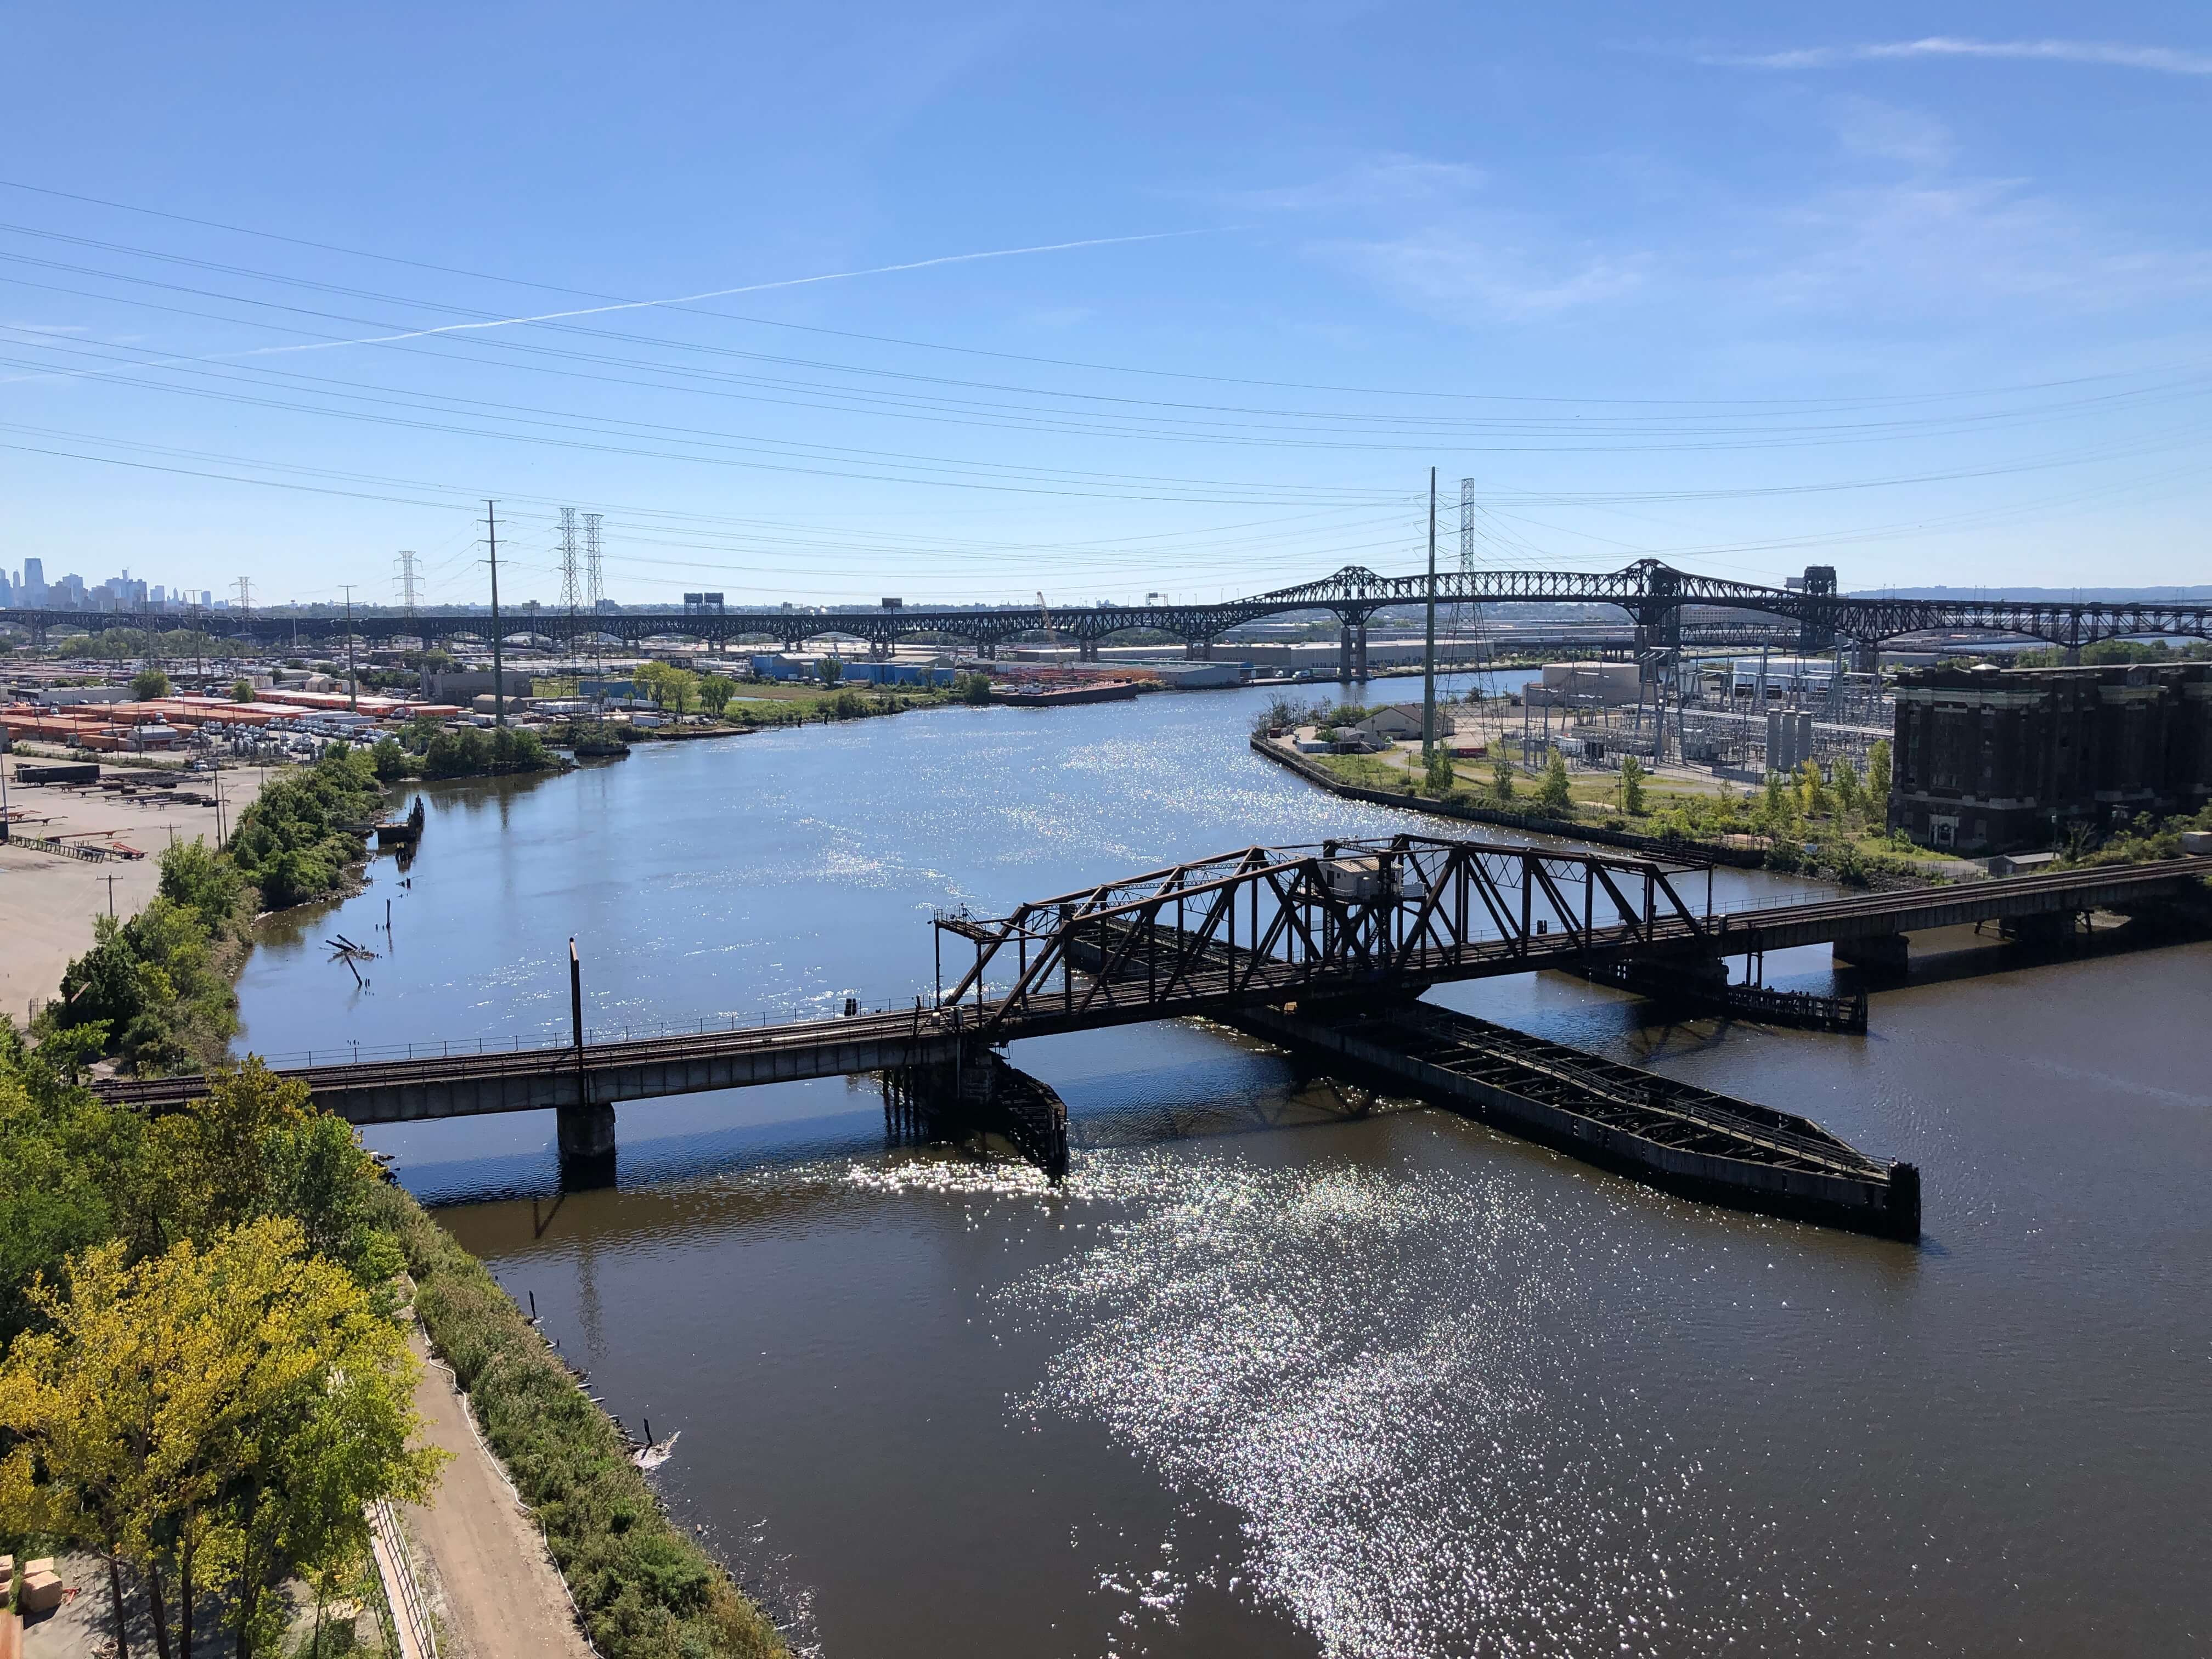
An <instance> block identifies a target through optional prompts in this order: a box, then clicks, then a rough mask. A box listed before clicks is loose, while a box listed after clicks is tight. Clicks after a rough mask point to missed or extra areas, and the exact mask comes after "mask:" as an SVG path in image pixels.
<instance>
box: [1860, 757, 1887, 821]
mask: <svg viewBox="0 0 2212 1659" xmlns="http://www.w3.org/2000/svg"><path fill="white" fill-rule="evenodd" d="M1889 757H1890V748H1889V739H1888V738H1875V740H1874V746H1873V747H1872V748H1870V749H1869V750H1867V771H1866V805H1867V816H1868V817H1880V818H1881V820H1882V821H1883V822H1885V823H1887V821H1888V818H1889V788H1890V779H1889V769H1890V762H1889Z"/></svg>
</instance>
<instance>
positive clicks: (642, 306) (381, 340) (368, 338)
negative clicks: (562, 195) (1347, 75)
mask: <svg viewBox="0 0 2212 1659" xmlns="http://www.w3.org/2000/svg"><path fill="white" fill-rule="evenodd" d="M1218 234H1220V231H1219V229H1212V230H1158V231H1152V232H1150V233H1148V234H1145V235H1141V236H1092V237H1087V238H1085V239H1084V240H1081V241H1075V242H1045V243H1041V244H1039V245H1038V246H1035V247H1001V248H992V249H990V250H988V251H987V252H982V253H945V254H939V256H938V257H937V258H933V259H909V260H908V261H906V262H905V263H903V264H895V265H871V266H869V267H868V268H867V269H866V270H830V271H824V272H823V273H822V274H821V275H819V276H786V277H782V278H781V279H779V280H778V281H775V282H773V283H744V284H743V285H742V286H740V287H737V288H715V289H708V290H707V291H706V292H704V293H702V294H679V295H676V296H675V297H673V298H672V299H663V300H620V301H615V302H613V303H611V304H609V305H603V306H579V307H574V308H572V309H569V310H567V311H541V312H538V313H535V314H534V315H532V316H528V317H492V318H487V319H483V320H482V321H479V322H471V323H441V324H439V325H437V326H436V327H435V328H411V329H408V330H406V331H404V332H401V333H398V334H366V335H363V336H362V337H360V338H358V339H352V340H313V341H309V342H307V343H304V344H301V345H276V346H257V347H255V348H254V349H252V351H247V352H240V353H234V354H226V355H234V356H247V357H270V356H285V355H289V354H290V353H293V352H299V351H332V350H336V349H337V348H339V347H341V346H362V345H390V344H392V343H396V342H398V341H401V340H423V339H428V338H430V337H433V336H435V335H440V334H474V333H479V332H481V331H483V330H485V329H491V328H520V327H525V326H527V325H530V324H532V323H558V322H566V321H568V319H571V318H574V317H604V316H605V315H606V314H607V313H610V312H616V311H650V310H653V309H654V308H656V307H667V306H689V305H696V304H698V303H699V301H702V300H726V299H729V298H731V297H732V295H739V294H765V293H767V292H769V290H770V289H780V288H805V287H808V286H810V285H811V284H812V283H842V282H848V281H850V280H852V279H853V278H854V277H856V276H889V275H890V274H891V273H893V272H896V271H902V270H930V269H932V268H933V267H935V266H938V265H964V264H973V263H974V262H975V261H976V260H979V259H1012V258H1019V257H1021V256H1022V255H1024V254H1030V253H1065V252H1069V251H1071V250H1072V249H1075V248H1081V247H1117V246H1122V245H1124V244H1127V243H1130V242H1164V241H1167V240H1170V239H1171V238H1173V237H1177V236H1211V235H1218Z"/></svg>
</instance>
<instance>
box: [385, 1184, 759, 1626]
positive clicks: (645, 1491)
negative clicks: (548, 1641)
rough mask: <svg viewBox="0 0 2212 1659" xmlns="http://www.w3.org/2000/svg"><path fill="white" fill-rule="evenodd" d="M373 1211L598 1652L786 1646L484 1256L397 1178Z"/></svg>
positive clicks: (425, 1324) (430, 1330)
mask: <svg viewBox="0 0 2212 1659" xmlns="http://www.w3.org/2000/svg"><path fill="white" fill-rule="evenodd" d="M381 1203H382V1206H383V1213H381V1214H380V1216H379V1218H378V1219H379V1221H380V1224H381V1225H384V1226H386V1227H387V1228H389V1229H390V1230H391V1231H392V1234H393V1236H394V1237H397V1238H398V1241H399V1244H400V1248H401V1249H402V1250H403V1251H404V1253H405V1255H406V1257H407V1261H408V1266H409V1268H410V1271H411V1272H412V1273H413V1274H414V1276H415V1283H416V1291H415V1310H416V1314H417V1315H418V1316H420V1317H421V1319H422V1325H423V1328H424V1329H426V1330H427V1331H428V1333H429V1334H430V1340H432V1341H433V1342H435V1344H436V1345H437V1347H438V1352H440V1353H441V1354H442V1355H443V1356H444V1357H445V1359H446V1361H447V1364H450V1365H452V1366H453V1372H454V1375H455V1376H457V1377H459V1380H460V1383H461V1386H462V1388H463V1389H465V1390H466V1391H467V1393H468V1396H469V1403H470V1405H471V1407H472V1408H473V1409H474V1410H475V1412H476V1416H477V1422H478V1423H479V1424H480V1425H482V1426H483V1433H484V1438H485V1439H486V1441H488V1442H489V1443H490V1446H491V1448H492V1449H493V1450H494V1451H495V1452H497V1453H498V1454H499V1457H500V1461H501V1462H502V1463H504V1464H505V1465H506V1466H507V1474H509V1475H510V1476H511V1477H512V1478H513V1481H514V1484H515V1486H516V1488H517V1489H518V1490H519V1491H520V1492H521V1493H522V1497H523V1500H524V1501H525V1502H526V1503H527V1504H529V1505H530V1509H531V1512H532V1514H533V1515H535V1516H537V1517H538V1521H539V1522H540V1523H541V1524H542V1525H543V1526H544V1528H545V1536H546V1541H547V1542H548V1543H549V1544H550V1546H551V1548H552V1552H553V1559H554V1562H555V1564H556V1565H558V1566H559V1568H560V1569H561V1573H562V1577H564V1578H566V1579H567V1580H568V1589H569V1592H570V1594H571V1595H574V1597H575V1598H576V1605H577V1606H578V1607H580V1609H582V1611H583V1614H584V1623H585V1626H586V1629H587V1630H588V1631H589V1632H590V1634H591V1638H592V1641H593V1642H594V1643H595V1644H598V1646H599V1650H600V1651H601V1652H602V1653H604V1654H605V1655H606V1656H607V1659H751V1656H763V1659H765V1656H769V1655H781V1654H785V1653H786V1652H787V1649H786V1648H785V1646H784V1644H783V1639H782V1638H781V1637H780V1636H779V1635H778V1634H777V1633H776V1631H775V1626H773V1625H771V1624H770V1623H769V1620H768V1619H767V1617H766V1615H764V1614H763V1613H762V1612H761V1611H760V1609H759V1608H757V1607H755V1606H754V1605H753V1604H752V1603H751V1602H750V1601H748V1600H747V1599H746V1598H745V1597H744V1595H742V1594H741V1593H740V1592H739V1591H738V1588H737V1586H736V1585H735V1584H733V1583H731V1581H730V1577H729V1575H728V1574H727V1573H726V1572H724V1571H723V1570H722V1569H721V1568H720V1566H719V1565H716V1564H715V1562H714V1560H713V1559H710V1558H709V1557H708V1555H707V1554H706V1553H704V1552H703V1551H702V1550H701V1549H700V1548H699V1547H698V1546H697V1545H696V1544H695V1543H693V1542H692V1541H691V1540H690V1538H688V1537H686V1536H685V1535H684V1534H682V1533H680V1532H678V1531H677V1530H676V1528H674V1527H672V1526H671V1525H670V1524H669V1522H668V1518H667V1517H666V1516H665V1515H663V1514H662V1513H661V1510H660V1506H659V1502H658V1501H657V1500H656V1499H655V1498H654V1497H653V1492H652V1489H651V1488H650V1487H648V1486H647V1485H646V1482H645V1477H644V1476H643V1475H642V1474H640V1473H639V1472H638V1470H637V1468H636V1467H635V1465H634V1464H632V1463H631V1462H630V1461H629V1455H628V1452H627V1450H626V1449H625V1448H624V1447H623V1443H622V1441H621V1438H620V1437H618V1436H617V1433H616V1431H615V1427H614V1425H613V1424H611V1423H610V1422H609V1421H608V1420H607V1419H606V1417H605V1414H604V1413H601V1412H600V1411H599V1408H598V1407H595V1406H594V1405H592V1402H591V1401H588V1400H586V1398H585V1397H584V1395H583V1392H582V1390H580V1389H578V1388H577V1386H576V1384H575V1381H574V1378H573V1377H571V1376H569V1374H568V1370H567V1369H566V1368H565V1367H564V1366H563V1365H562V1364H561V1362H560V1361H559V1360H558V1359H557V1358H555V1357H554V1355H553V1352H552V1351H551V1350H550V1348H548V1347H547V1346H546V1344H545V1340H544V1338H543V1337H541V1336H539V1335H538V1332H537V1331H536V1330H535V1329H534V1328H532V1326H531V1324H530V1322H529V1321H527V1320H526V1319H525V1318H524V1317H523V1316H522V1313H521V1310H520V1309H518V1308H517V1307H516V1306H515V1305H514V1304H513V1301H512V1300H511V1299H509V1297H508V1296H507V1292H506V1291H503V1290H501V1288H500V1286H499V1282H498V1281H497V1280H496V1279H494V1278H493V1277H492V1276H491V1274H490V1273H489V1271H488V1270H487V1269H486V1268H485V1267H484V1266H483V1263H482V1262H480V1261H477V1259H476V1258H475V1257H474V1256H472V1255H470V1254H469V1253H468V1252H467V1251H466V1250H465V1249H462V1248H461V1247H460V1246H459V1244H458V1243H455V1242H454V1241H453V1238H452V1237H451V1236H450V1235H449V1234H447V1232H446V1231H445V1230H444V1229H443V1228H441V1227H440V1226H439V1225H437V1224H436V1223H435V1222H434V1221H432V1220H431V1219H430V1218H429V1217H428V1215H426V1214H424V1213H423V1212H422V1208H421V1206H418V1205H417V1204H416V1202H415V1200H413V1199H412V1198H410V1197H409V1196H408V1195H407V1194H405V1193H404V1192H401V1191H399V1190H398V1188H387V1189H386V1191H385V1193H384V1194H382V1196H381Z"/></svg>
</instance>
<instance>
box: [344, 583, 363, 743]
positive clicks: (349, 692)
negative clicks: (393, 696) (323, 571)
mask: <svg viewBox="0 0 2212 1659" xmlns="http://www.w3.org/2000/svg"><path fill="white" fill-rule="evenodd" d="M345 618H346V707H347V708H349V710H351V711H352V712H353V713H355V714H359V713H361V676H360V674H359V673H358V672H357V671H356V670H355V668H354V665H353V585H352V584H351V583H347V584H346V589H345Z"/></svg>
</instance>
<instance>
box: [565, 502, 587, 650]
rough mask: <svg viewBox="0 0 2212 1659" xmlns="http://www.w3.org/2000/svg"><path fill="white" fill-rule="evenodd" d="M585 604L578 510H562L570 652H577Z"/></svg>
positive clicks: (566, 609) (571, 508) (567, 508)
mask: <svg viewBox="0 0 2212 1659" xmlns="http://www.w3.org/2000/svg"><path fill="white" fill-rule="evenodd" d="M582 604H583V592H582V588H581V585H580V582H579V581H578V580H577V575H576V509H575V508H574V507H562V509H561V608H562V610H563V611H567V612H568V651H569V654H570V655H572V656H573V655H574V653H575V650H576V612H577V611H578V610H579V609H580V607H581V605H582Z"/></svg>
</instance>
